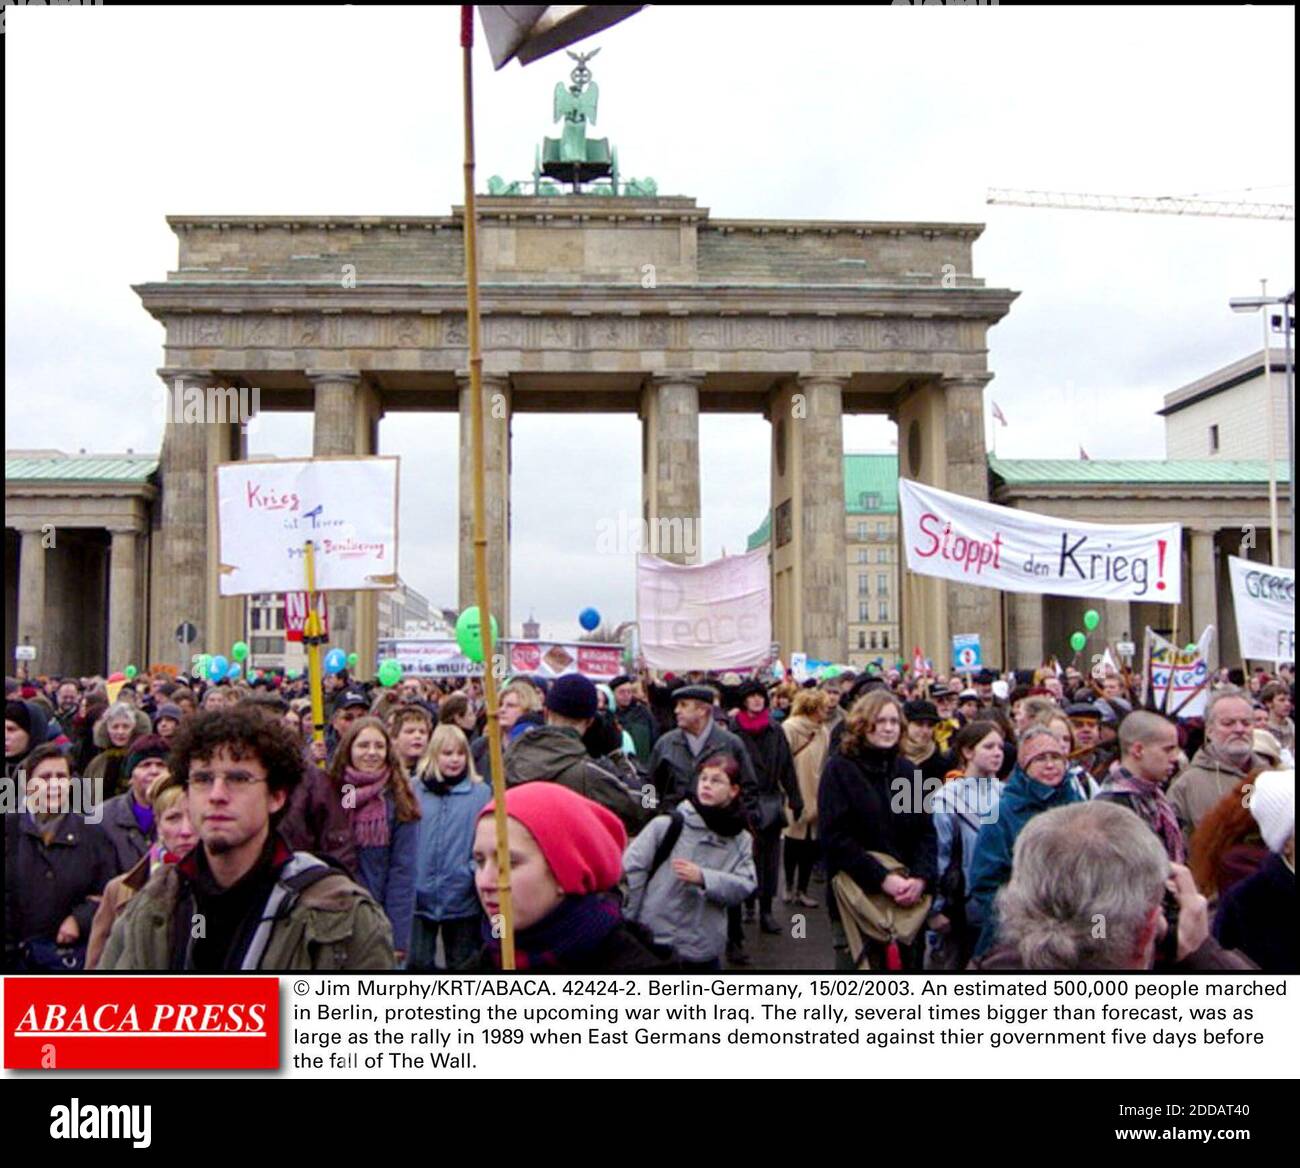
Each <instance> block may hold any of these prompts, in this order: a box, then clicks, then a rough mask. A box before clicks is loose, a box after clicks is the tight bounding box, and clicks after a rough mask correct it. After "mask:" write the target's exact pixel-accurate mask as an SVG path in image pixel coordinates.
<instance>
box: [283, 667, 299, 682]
mask: <svg viewBox="0 0 1300 1168" xmlns="http://www.w3.org/2000/svg"><path fill="white" fill-rule="evenodd" d="M285 677H287V678H288V679H289V680H290V681H297V680H298V671H297V670H296V669H291V670H289V672H288V673H286V674H285Z"/></svg>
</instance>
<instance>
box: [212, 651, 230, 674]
mask: <svg viewBox="0 0 1300 1168" xmlns="http://www.w3.org/2000/svg"><path fill="white" fill-rule="evenodd" d="M229 672H230V662H229V661H227V660H226V659H225V658H224V657H223V656H222V655H221V654H220V653H218V654H217V655H216V656H215V657H214V658H212V664H211V665H209V666H208V676H209V677H210V678H212V680H213V681H224V680H225V679H226V675H227V674H228V673H229Z"/></svg>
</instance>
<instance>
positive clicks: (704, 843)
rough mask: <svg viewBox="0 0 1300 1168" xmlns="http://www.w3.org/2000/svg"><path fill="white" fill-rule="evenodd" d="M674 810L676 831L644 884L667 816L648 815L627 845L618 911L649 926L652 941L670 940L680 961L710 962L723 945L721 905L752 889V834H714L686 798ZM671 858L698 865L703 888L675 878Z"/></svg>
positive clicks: (724, 929) (755, 879)
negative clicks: (624, 891)
mask: <svg viewBox="0 0 1300 1168" xmlns="http://www.w3.org/2000/svg"><path fill="white" fill-rule="evenodd" d="M676 814H678V815H680V816H681V817H682V820H683V826H682V834H681V835H680V836H679V837H678V839H677V842H676V843H675V844H674V845H673V850H672V854H671V855H670V856H669V857H668V858H667V859H666V860H664V862H663V864H662V865H661V866H660V867H659V870H658V871H657V872H655V874H654V876H653V878H651V879H650V881H649V883H648V884H647V882H646V877H647V876H648V875H649V870H650V864H651V862H652V861H653V860H654V854H655V851H656V850H657V849H658V847H659V843H660V841H661V840H662V839H663V838H664V836H665V835H666V834H667V832H668V827H669V825H670V823H671V822H672V816H670V815H660V816H659V817H657V818H656V819H653V820H651V822H650V825H649V826H648V827H647V828H646V829H645V830H644V831H642V832H641V834H640V835H639V836H637V838H636V839H634V840H633V841H632V843H631V844H630V845H629V846H628V849H627V852H626V853H625V854H624V856H623V870H624V872H625V873H626V875H627V886H628V898H627V905H626V908H625V910H624V914H625V915H626V917H627V918H628V919H629V920H635V921H639V922H640V923H641V924H642V925H644V926H645V927H646V928H647V929H649V930H650V931H651V932H652V933H653V934H654V939H655V942H656V943H657V944H659V945H671V946H672V947H673V949H675V950H676V951H677V956H678V957H680V958H681V959H682V960H683V961H710V960H712V959H713V958H715V957H721V956H722V953H723V950H725V949H726V947H727V908H728V907H729V906H732V905H737V904H740V902H741V901H742V900H744V899H745V898H746V897H747V896H749V895H750V894H751V893H753V892H754V891H755V889H757V888H758V876H757V874H756V872H755V870H754V842H753V837H752V836H751V835H750V834H749V832H747V831H742V832H739V833H738V834H736V835H734V836H731V837H730V838H728V837H726V836H721V835H717V834H715V833H714V832H712V831H710V830H709V829H708V827H706V826H705V823H704V820H703V819H702V818H701V817H700V813H699V812H698V811H696V810H695V808H694V807H693V806H692V805H691V804H690V803H682V804H681V805H680V806H679V807H678V808H677V809H676ZM674 860H690V861H692V862H693V863H695V864H698V865H699V866H700V868H701V870H702V871H703V874H704V887H703V888H701V887H700V886H699V885H698V884H687V883H686V881H684V880H680V879H678V877H677V876H676V875H675V874H674V872H673V861H674Z"/></svg>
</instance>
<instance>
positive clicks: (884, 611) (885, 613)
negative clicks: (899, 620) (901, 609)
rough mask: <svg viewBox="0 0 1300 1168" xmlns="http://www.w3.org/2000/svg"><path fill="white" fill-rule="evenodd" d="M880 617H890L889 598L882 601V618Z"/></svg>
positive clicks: (883, 619) (886, 618)
mask: <svg viewBox="0 0 1300 1168" xmlns="http://www.w3.org/2000/svg"><path fill="white" fill-rule="evenodd" d="M879 619H880V620H882V621H887V620H888V619H889V601H887V600H882V601H881V602H880V618H879Z"/></svg>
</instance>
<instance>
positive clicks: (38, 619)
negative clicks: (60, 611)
mask: <svg viewBox="0 0 1300 1168" xmlns="http://www.w3.org/2000/svg"><path fill="white" fill-rule="evenodd" d="M19 535H20V536H21V541H22V542H21V546H20V547H19V549H18V642H17V643H18V644H19V645H35V646H36V660H35V661H29V662H27V663H26V666H27V672H28V674H29V675H31V676H35V675H36V674H38V673H44V672H45V671H46V670H47V669H48V668H50V667H51V666H52V664H53V663H52V662H51V661H50V658H49V650H50V646H49V644H48V637H47V633H48V627H47V624H46V613H45V547H44V545H43V544H42V543H41V535H42V533H41V529H40V528H39V527H24V528H20V529H19Z"/></svg>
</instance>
